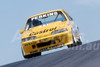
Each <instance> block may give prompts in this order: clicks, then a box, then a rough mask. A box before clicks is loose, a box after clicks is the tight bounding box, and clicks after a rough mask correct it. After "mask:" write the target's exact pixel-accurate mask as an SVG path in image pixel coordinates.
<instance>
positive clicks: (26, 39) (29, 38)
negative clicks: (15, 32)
mask: <svg viewBox="0 0 100 67" xmlns="http://www.w3.org/2000/svg"><path fill="white" fill-rule="evenodd" d="M34 39H37V38H36V37H28V38H25V39H22V42H25V41H29V40H34Z"/></svg>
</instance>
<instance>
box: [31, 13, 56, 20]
mask: <svg viewBox="0 0 100 67" xmlns="http://www.w3.org/2000/svg"><path fill="white" fill-rule="evenodd" d="M57 14H58V12H51V13H47V14H43V15H40V16H36V17H33V18H31V20H32V21H33V20H34V19H42V18H46V17H49V16H53V15H57Z"/></svg>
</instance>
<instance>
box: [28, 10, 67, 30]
mask: <svg viewBox="0 0 100 67" xmlns="http://www.w3.org/2000/svg"><path fill="white" fill-rule="evenodd" d="M65 20H66V18H65V17H64V15H63V13H62V12H61V11H56V12H51V13H46V14H43V15H39V16H36V17H33V18H30V19H29V20H28V21H27V24H26V30H29V28H32V27H35V26H39V25H43V24H48V23H52V22H56V21H65Z"/></svg>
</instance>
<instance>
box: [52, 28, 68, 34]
mask: <svg viewBox="0 0 100 67" xmlns="http://www.w3.org/2000/svg"><path fill="white" fill-rule="evenodd" d="M65 31H67V29H60V30H57V31H54V32H52V34H57V33H61V32H65Z"/></svg>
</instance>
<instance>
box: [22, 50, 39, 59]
mask: <svg viewBox="0 0 100 67" xmlns="http://www.w3.org/2000/svg"><path fill="white" fill-rule="evenodd" d="M22 54H23V57H24V58H25V59H29V58H32V57H36V56H41V52H39V53H35V54H30V55H24V53H23V50H22Z"/></svg>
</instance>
